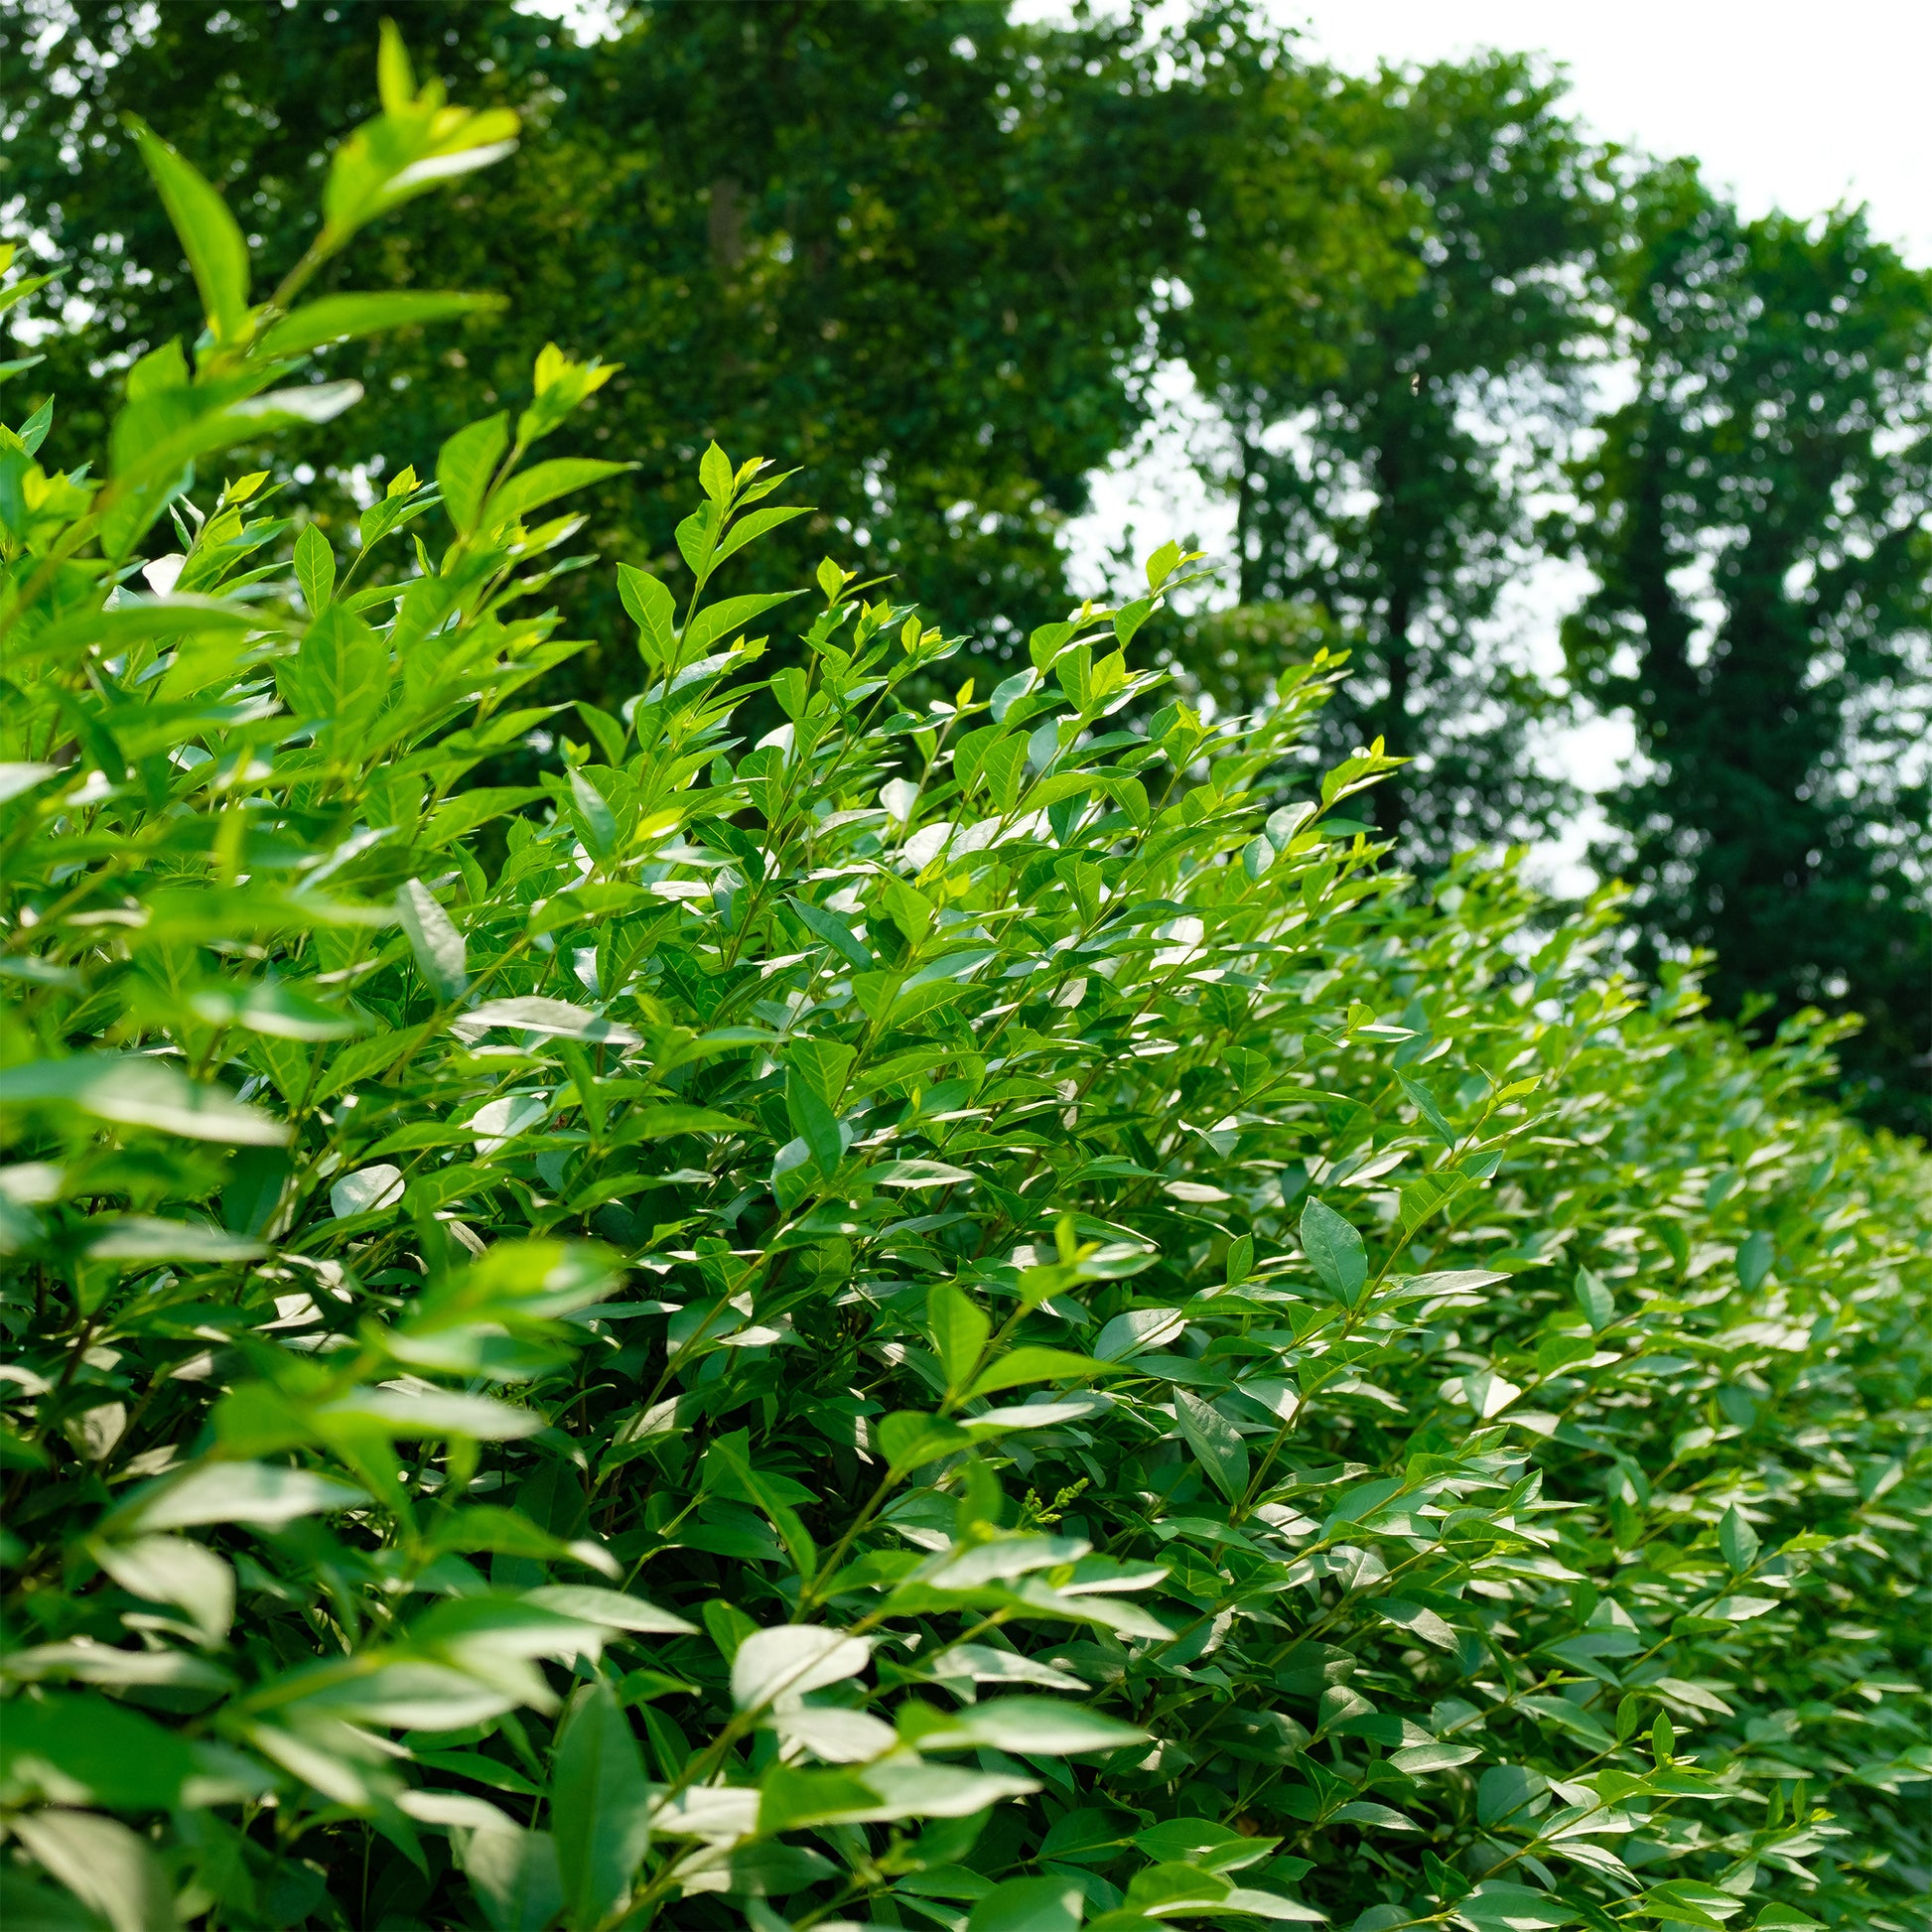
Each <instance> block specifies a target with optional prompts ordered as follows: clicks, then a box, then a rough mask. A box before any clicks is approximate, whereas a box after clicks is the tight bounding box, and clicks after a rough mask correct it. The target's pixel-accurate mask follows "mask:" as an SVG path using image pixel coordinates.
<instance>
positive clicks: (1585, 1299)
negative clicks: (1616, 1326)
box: [1575, 1268, 1616, 1334]
mask: <svg viewBox="0 0 1932 1932" xmlns="http://www.w3.org/2000/svg"><path fill="white" fill-rule="evenodd" d="M1575 1293H1576V1297H1577V1306H1578V1307H1579V1308H1580V1309H1582V1310H1583V1311H1584V1319H1585V1320H1586V1321H1587V1322H1588V1323H1589V1325H1590V1330H1591V1332H1592V1333H1595V1334H1600V1333H1601V1332H1602V1331H1603V1330H1604V1329H1605V1328H1607V1327H1608V1326H1609V1325H1610V1323H1611V1322H1612V1321H1614V1320H1615V1319H1616V1303H1615V1302H1614V1301H1613V1300H1612V1299H1611V1296H1610V1291H1609V1290H1608V1289H1607V1288H1606V1287H1605V1286H1604V1285H1603V1283H1602V1282H1601V1281H1600V1280H1599V1279H1598V1278H1597V1277H1596V1276H1594V1275H1592V1274H1591V1273H1590V1271H1589V1270H1588V1269H1587V1268H1580V1269H1578V1270H1577V1280H1576V1284H1575Z"/></svg>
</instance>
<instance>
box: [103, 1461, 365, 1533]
mask: <svg viewBox="0 0 1932 1932" xmlns="http://www.w3.org/2000/svg"><path fill="white" fill-rule="evenodd" d="M363 1500H364V1498H363V1493H362V1491H361V1490H359V1489H357V1488H354V1487H352V1486H351V1485H350V1484H348V1483H346V1482H339V1481H338V1480H337V1479H336V1478H335V1477H334V1476H325V1475H318V1474H317V1473H316V1472H315V1471H314V1470H312V1469H285V1468H278V1467H276V1466H275V1465H273V1464H272V1463H267V1462H208V1463H204V1464H203V1465H202V1466H201V1467H199V1468H191V1469H190V1470H188V1471H187V1472H186V1473H185V1474H183V1475H179V1476H172V1477H163V1478H162V1479H161V1480H160V1481H159V1482H155V1483H150V1484H148V1485H147V1486H146V1487H145V1488H143V1489H141V1490H138V1491H137V1492H136V1493H135V1494H134V1495H133V1496H131V1497H129V1498H128V1500H127V1501H126V1502H124V1503H122V1504H121V1505H120V1507H119V1508H118V1509H116V1510H115V1511H114V1512H113V1513H112V1514H111V1515H110V1516H109V1517H108V1518H107V1520H106V1522H105V1523H104V1524H103V1525H102V1528H103V1531H104V1532H105V1533H107V1534H110V1535H114V1536H130V1535H143V1536H146V1535H151V1534H153V1533H154V1532H156V1531H158V1530H179V1529H192V1528H194V1527H195V1526H196V1525H198V1524H202V1523H252V1524H257V1525H260V1526H263V1527H267V1528H273V1527H275V1526H277V1525H279V1524H282V1523H287V1522H290V1521H292V1520H293V1519H294V1518H296V1517H298V1516H312V1515H314V1514H316V1512H317V1511H319V1510H329V1509H347V1508H349V1507H350V1506H351V1505H352V1504H355V1503H358V1502H361V1501H363Z"/></svg>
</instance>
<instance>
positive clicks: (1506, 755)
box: [1165, 56, 1619, 865]
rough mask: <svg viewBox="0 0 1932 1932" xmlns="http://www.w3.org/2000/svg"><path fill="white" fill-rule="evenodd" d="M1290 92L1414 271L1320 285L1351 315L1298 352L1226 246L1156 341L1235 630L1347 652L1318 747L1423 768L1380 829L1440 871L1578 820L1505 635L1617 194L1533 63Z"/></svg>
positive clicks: (1570, 420) (1305, 331)
mask: <svg viewBox="0 0 1932 1932" xmlns="http://www.w3.org/2000/svg"><path fill="white" fill-rule="evenodd" d="M1301 91H1302V94H1303V96H1304V99H1305V100H1306V102H1307V104H1306V105H1305V106H1303V107H1302V108H1301V110H1300V111H1301V112H1302V113H1303V114H1305V115H1306V116H1308V117H1309V118H1310V119H1312V120H1315V121H1316V124H1328V125H1332V126H1334V127H1335V128H1336V129H1337V130H1338V131H1341V132H1342V133H1343V135H1344V138H1345V139H1346V140H1348V141H1349V142H1351V143H1352V144H1353V145H1355V146H1357V147H1359V148H1360V149H1361V150H1363V151H1365V152H1374V153H1377V154H1379V155H1380V156H1382V157H1383V160H1384V164H1385V166H1386V169H1387V172H1388V176H1389V179H1390V182H1391V185H1392V187H1393V188H1394V189H1395V190H1396V191H1397V192H1399V194H1400V196H1401V198H1402V202H1401V206H1402V207H1403V209H1404V212H1405V214H1406V223H1405V226H1404V229H1403V231H1402V232H1401V233H1400V234H1399V236H1397V237H1395V239H1394V251H1395V255H1396V258H1397V261H1398V263H1399V269H1398V271H1397V272H1394V273H1389V274H1385V275H1383V276H1382V277H1381V278H1380V279H1378V280H1376V281H1374V282H1372V283H1368V284H1365V285H1363V286H1361V287H1359V288H1353V289H1351V288H1350V287H1349V286H1348V285H1347V284H1346V283H1345V282H1343V281H1342V280H1341V278H1340V277H1338V276H1335V275H1333V274H1332V273H1330V274H1328V275H1326V276H1324V277H1323V278H1322V280H1321V283H1320V286H1321V287H1322V289H1323V290H1324V292H1325V291H1326V290H1327V289H1328V288H1330V287H1335V288H1337V289H1338V291H1339V292H1340V293H1341V295H1342V300H1340V301H1339V302H1337V303H1334V304H1327V303H1323V304H1321V305H1319V306H1317V307H1315V308H1314V309H1313V310H1312V312H1311V313H1310V314H1308V315H1307V316H1306V317H1304V316H1302V315H1299V314H1298V315H1296V327H1294V328H1293V329H1292V330H1288V329H1285V328H1284V318H1285V316H1286V315H1287V314H1289V313H1292V311H1290V310H1289V308H1288V305H1287V304H1286V303H1285V302H1284V301H1283V299H1282V297H1281V296H1280V294H1279V293H1278V292H1276V291H1275V290H1273V289H1270V288H1266V287H1256V286H1255V285H1254V284H1253V283H1252V282H1251V281H1250V280H1249V279H1247V278H1246V277H1245V276H1244V275H1243V274H1242V270H1243V269H1244V268H1245V266H1246V264H1247V263H1248V261H1249V260H1250V259H1251V257H1250V254H1249V251H1248V250H1247V249H1246V248H1243V247H1228V246H1224V245H1223V239H1222V238H1223V234H1224V233H1229V232H1231V233H1239V232H1240V227H1241V224H1240V222H1239V220H1237V221H1236V222H1234V223H1232V224H1230V225H1229V227H1228V228H1226V229H1222V228H1210V229H1209V231H1208V237H1207V240H1206V242H1205V243H1204V244H1203V245H1202V249H1201V253H1202V254H1203V255H1207V256H1210V257H1211V258H1212V266H1211V267H1210V268H1209V269H1208V271H1207V272H1206V273H1205V274H1202V275H1199V276H1198V277H1190V279H1189V288H1190V289H1191V290H1192V291H1193V293H1194V296H1195V299H1194V301H1193V302H1192V303H1190V304H1189V305H1187V306H1186V307H1184V308H1181V309H1179V310H1178V311H1176V312H1175V313H1174V314H1173V315H1172V316H1171V317H1169V318H1168V319H1167V320H1166V324H1165V326H1166V328H1167V330H1168V332H1169V334H1170V335H1171V337H1172V339H1173V343H1174V345H1175V346H1176V348H1177V349H1178V350H1179V352H1181V353H1183V354H1184V355H1185V356H1186V357H1187V359H1188V362H1189V364H1190V366H1191V367H1192V368H1193V370H1194V373H1195V376H1196V378H1197V379H1198V381H1199V383H1200V385H1201V388H1202V390H1203V391H1204V392H1205V393H1206V394H1208V395H1210V396H1211V397H1212V398H1213V399H1214V400H1215V402H1216V403H1217V404H1218V405H1219V407H1220V409H1221V412H1222V414H1223V415H1224V417H1225V418H1226V420H1227V422H1228V424H1229V426H1230V429H1231V431H1232V433H1233V439H1234V452H1233V458H1232V465H1231V469H1230V471H1229V474H1228V475H1227V477H1226V480H1225V481H1226V485H1227V487H1228V488H1229V489H1230V491H1231V492H1232V493H1233V494H1234V496H1235V500H1236V504H1237V510H1238V514H1237V521H1236V532H1237V534H1236V544H1237V551H1238V557H1239V576H1240V601H1241V603H1243V604H1259V603H1265V602H1269V601H1275V602H1288V603H1300V604H1304V605H1309V606H1312V607H1316V608H1317V609H1319V610H1320V611H1323V612H1326V613H1327V614H1328V616H1329V617H1330V618H1331V619H1332V620H1333V621H1335V622H1336V623H1337V624H1339V625H1341V626H1342V627H1343V629H1344V630H1345V631H1346V633H1347V636H1348V639H1349V642H1350V644H1351V646H1352V648H1353V650H1354V653H1355V655H1354V666H1355V676H1354V677H1353V678H1351V680H1350V682H1349V683H1348V685H1347V686H1346V687H1344V690H1343V693H1342V696H1341V699H1340V701H1339V702H1338V703H1337V704H1336V705H1334V706H1332V707H1331V708H1330V710H1329V712H1328V715H1327V717H1326V719H1325V721H1324V724H1323V727H1322V729H1323V734H1324V743H1325V745H1326V747H1327V749H1328V750H1329V751H1330V752H1331V753H1332V754H1333V755H1335V756H1339V755H1341V753H1343V752H1345V751H1346V749H1347V748H1348V747H1349V746H1351V745H1354V744H1358V743H1366V742H1368V741H1369V740H1370V739H1373V738H1380V739H1381V740H1382V742H1383V743H1384V744H1385V745H1386V746H1387V748H1388V749H1389V751H1390V752H1391V753H1393V754H1395V755H1397V756H1399V757H1403V758H1409V759H1414V760H1416V762H1415V764H1414V766H1413V768H1412V769H1411V770H1410V771H1408V772H1406V773H1404V774H1402V775H1401V776H1398V777H1397V778H1395V779H1392V780H1391V781H1390V782H1389V783H1388V784H1387V785H1385V786H1383V787H1382V788H1381V790H1380V792H1379V793H1378V797H1377V805H1376V810H1377V812H1378V816H1379V822H1380V824H1381V827H1382V829H1383V830H1384V831H1385V832H1386V833H1387V834H1388V835H1389V836H1390V837H1393V838H1397V839H1399V840H1400V841H1401V844H1402V847H1403V850H1404V851H1405V853H1407V854H1410V855H1413V856H1414V857H1415V858H1417V859H1420V860H1422V861H1423V862H1424V863H1427V864H1431V865H1441V864H1443V863H1444V862H1446V861H1447V860H1448V859H1449V856H1450V855H1451V854H1453V853H1455V852H1458V851H1462V850H1465V849H1466V848H1468V847H1469V846H1471V845H1473V844H1477V843H1480V842H1483V841H1487V840H1495V839H1498V838H1504V839H1507V838H1512V837H1522V836H1525V835H1527V834H1528V833H1531V832H1533V831H1548V830H1549V829H1551V828H1552V827H1553V826H1554V825H1555V824H1556V823H1557V822H1558V821H1559V820H1560V819H1561V818H1562V817H1564V816H1566V815H1568V814H1569V813H1571V812H1573V811H1574V810H1575V809H1576V807H1577V805H1578V804H1579V802H1580V799H1579V794H1578V793H1577V792H1576V790H1575V789H1574V788H1573V787H1571V786H1570V785H1568V784H1565V783H1563V782H1561V781H1560V780H1553V779H1550V778H1547V777H1545V776H1543V775H1542V774H1541V773H1540V772H1539V771H1538V769H1537V766H1536V762H1535V759H1534V757H1533V752H1532V746H1533V734H1534V732H1535V730H1536V728H1537V727H1538V726H1539V725H1544V724H1547V723H1550V722H1552V721H1553V720H1555V719H1558V718H1560V717H1561V716H1562V715H1563V706H1562V703H1561V701H1560V700H1559V699H1558V697H1557V696H1556V694H1555V693H1553V692H1552V691H1551V690H1550V689H1549V688H1548V687H1547V686H1546V685H1545V684H1544V683H1543V682H1542V681H1541V680H1540V679H1538V678H1536V677H1534V676H1532V675H1529V674H1528V673H1527V672H1525V671H1524V670H1522V669H1520V668H1519V667H1518V666H1517V664H1516V662H1515V659H1514V655H1513V653H1512V652H1511V651H1510V650H1509V649H1508V647H1507V644H1508V640H1506V639H1505V640H1500V641H1499V640H1498V638H1497V636H1496V634H1495V632H1494V630H1493V628H1492V627H1491V621H1492V620H1493V619H1494V618H1495V617H1496V615H1497V602H1498V597H1499V594H1500V593H1501V592H1502V591H1503V589H1504V588H1505V587H1506V586H1507V585H1508V584H1509V583H1510V582H1511V580H1512V578H1513V577H1515V576H1516V575H1518V574H1520V573H1521V571H1522V570H1523V569H1524V567H1525V564H1526V561H1527V559H1528V558H1529V557H1530V556H1531V554H1532V548H1533V534H1534V533H1533V526H1532V515H1531V512H1532V508H1533V506H1534V504H1535V502H1536V499H1537V496H1538V494H1539V493H1540V492H1545V491H1547V490H1548V489H1549V487H1550V486H1551V483H1553V482H1554V481H1555V474H1554V462H1555V459H1556V457H1557V456H1558V454H1559V453H1560V451H1561V448H1562V446H1563V432H1564V431H1565V430H1566V429H1567V428H1569V427H1572V426H1574V425H1575V424H1576V423H1577V422H1578V421H1579V420H1580V418H1581V416H1582V414H1583V411H1584V406H1585V401H1586V397H1587V388H1586V378H1587V373H1588V372H1589V370H1590V367H1591V364H1592V362H1593V361H1594V360H1596V359H1598V357H1599V355H1600V349H1601V335H1602V313H1601V299H1602V284H1601V266H1600V264H1601V260H1602V257H1603V256H1604V255H1605V253H1606V252H1607V251H1609V250H1610V249H1611V247H1612V244H1613V242H1614V239H1615V236H1616V232H1617V221H1618V215H1619V207H1618V196H1617V193H1616V183H1615V178H1614V176H1613V175H1612V174H1611V172H1610V170H1609V165H1608V160H1607V158H1606V156H1605V155H1604V154H1603V153H1602V152H1601V151H1600V150H1598V149H1596V148H1594V147H1593V146H1591V145H1590V144H1589V143H1588V142H1587V140H1586V139H1585V138H1584V137H1583V136H1582V135H1581V134H1580V133H1579V132H1578V130H1577V128H1576V126H1575V124H1574V123H1573V122H1572V121H1571V119H1570V118H1569V117H1568V115H1567V114H1565V113H1564V112H1563V111H1562V110H1561V106H1560V101H1561V95H1562V85H1561V83H1560V82H1558V81H1555V80H1552V79H1551V78H1549V77H1548V76H1546V75H1544V74H1541V73H1540V72H1539V71H1538V70H1537V69H1535V67H1534V66H1533V65H1532V64H1531V63H1530V62H1529V61H1527V60H1524V59H1522V58H1519V57H1513V56H1512V57H1505V56H1494V57H1490V58H1487V59H1484V60H1479V61H1476V62H1473V63H1471V64H1469V65H1468V66H1465V67H1434V68H1429V69H1423V70H1421V71H1420V72H1415V73H1403V72H1384V73H1382V74H1380V75H1378V76H1376V77H1374V78H1372V79H1368V80H1352V79H1350V80H1342V79H1335V78H1332V77H1325V76H1311V77H1310V78H1307V79H1304V80H1303V81H1302V82H1301ZM1338 212H1342V210H1338ZM1258 635H1259V636H1260V637H1261V638H1262V640H1263V641H1265V639H1266V635H1267V633H1266V631H1265V630H1264V631H1262V632H1260V633H1258ZM1268 663H1269V657H1268V654H1267V652H1266V650H1264V651H1263V653H1262V654H1261V655H1260V656H1259V657H1258V658H1257V659H1256V661H1255V664H1254V667H1253V671H1252V673H1251V675H1250V680H1249V682H1250V687H1251V689H1259V688H1262V687H1263V686H1265V683H1266V676H1267V666H1268Z"/></svg>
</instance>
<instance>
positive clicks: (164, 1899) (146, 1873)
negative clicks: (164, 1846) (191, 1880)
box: [12, 1810, 177, 1932]
mask: <svg viewBox="0 0 1932 1932" xmlns="http://www.w3.org/2000/svg"><path fill="white" fill-rule="evenodd" d="M12 1825H13V1831H14V1834H15V1836H16V1837H18V1838H19V1840H20V1842H21V1844H22V1845H24V1846H25V1847H26V1848H27V1850H28V1852H29V1853H30V1854H31V1855H32V1856H33V1857H34V1859H35V1860H37V1861H38V1862H39V1863H40V1864H42V1865H43V1866H44V1867H45V1868H46V1869H47V1870H48V1871H50V1872H52V1873H53V1874H54V1876H55V1877H57V1878H58V1879H60V1881H61V1882H62V1884H64V1885H66V1886H67V1888H68V1889H69V1891H70V1892H72V1893H73V1895H74V1896H75V1897H76V1898H78V1899H80V1900H81V1901H82V1902H83V1903H84V1904H87V1905H90V1906H92V1907H93V1909H94V1910H95V1911H96V1912H98V1913H99V1914H100V1915H101V1916H102V1917H103V1918H104V1919H106V1921H107V1922H108V1924H109V1925H111V1926H112V1927H113V1928H114V1932H174V1927H175V1925H176V1923H177V1921H176V1918H175V1901H174V1892H173V1888H172V1887H171V1886H170V1885H169V1883H168V1879H167V1874H166V1873H165V1872H164V1871H163V1869H162V1867H161V1864H160V1863H159V1862H158V1861H157V1860H156V1858H155V1857H154V1855H153V1853H152V1852H150V1851H149V1849H148V1847H147V1845H146V1844H145V1843H144V1842H143V1841H142V1840H141V1839H139V1838H137V1837H136V1836H135V1835H134V1833H132V1832H131V1831H129V1830H128V1828H127V1827H126V1826H125V1825H122V1824H120V1823H118V1822H116V1821H115V1820H114V1819H111V1818H101V1817H97V1816H96V1815H94V1814H93V1813H91V1812H84V1811H65V1810H48V1811H37V1812H28V1813H24V1814H23V1815H21V1816H20V1817H17V1818H15V1819H14V1820H13V1821H12Z"/></svg>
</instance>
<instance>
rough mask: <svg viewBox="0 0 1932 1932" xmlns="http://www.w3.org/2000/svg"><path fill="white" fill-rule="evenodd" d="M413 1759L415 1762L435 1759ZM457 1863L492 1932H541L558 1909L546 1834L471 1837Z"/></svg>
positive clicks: (560, 1897)
mask: <svg viewBox="0 0 1932 1932" xmlns="http://www.w3.org/2000/svg"><path fill="white" fill-rule="evenodd" d="M417 1755H418V1758H419V1760H420V1759H424V1758H425V1757H426V1756H428V1755H435V1753H428V1754H425V1753H422V1752H419V1753H418V1754H417ZM462 1858H463V1869H464V1872H465V1873H466V1875H467V1876H468V1877H469V1879H470V1881H471V1883H472V1884H473V1885H475V1887H476V1889H477V1891H478V1893H479V1895H480V1896H481V1897H482V1900H483V1911H484V1913H485V1915H486V1916H487V1917H488V1920H489V1923H490V1925H491V1926H492V1927H493V1928H494V1932H545V1928H546V1927H547V1926H549V1925H551V1924H552V1923H554V1921H555V1919H556V1916H557V1914H558V1913H559V1912H560V1911H561V1910H562V1909H563V1905H564V1884H563V1874H562V1872H561V1871H560V1870H559V1868H558V1864H557V1842H556V1840H555V1839H554V1838H553V1837H552V1836H551V1835H550V1834H549V1833H548V1832H530V1831H524V1830H522V1829H521V1828H520V1827H517V1826H514V1825H510V1826H507V1827H506V1828H505V1827H495V1826H492V1827H490V1828H489V1829H487V1830H480V1831H476V1832H473V1833H471V1834H470V1836H469V1838H468V1840H467V1841H466V1842H465V1843H464V1846H463V1852H462Z"/></svg>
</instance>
